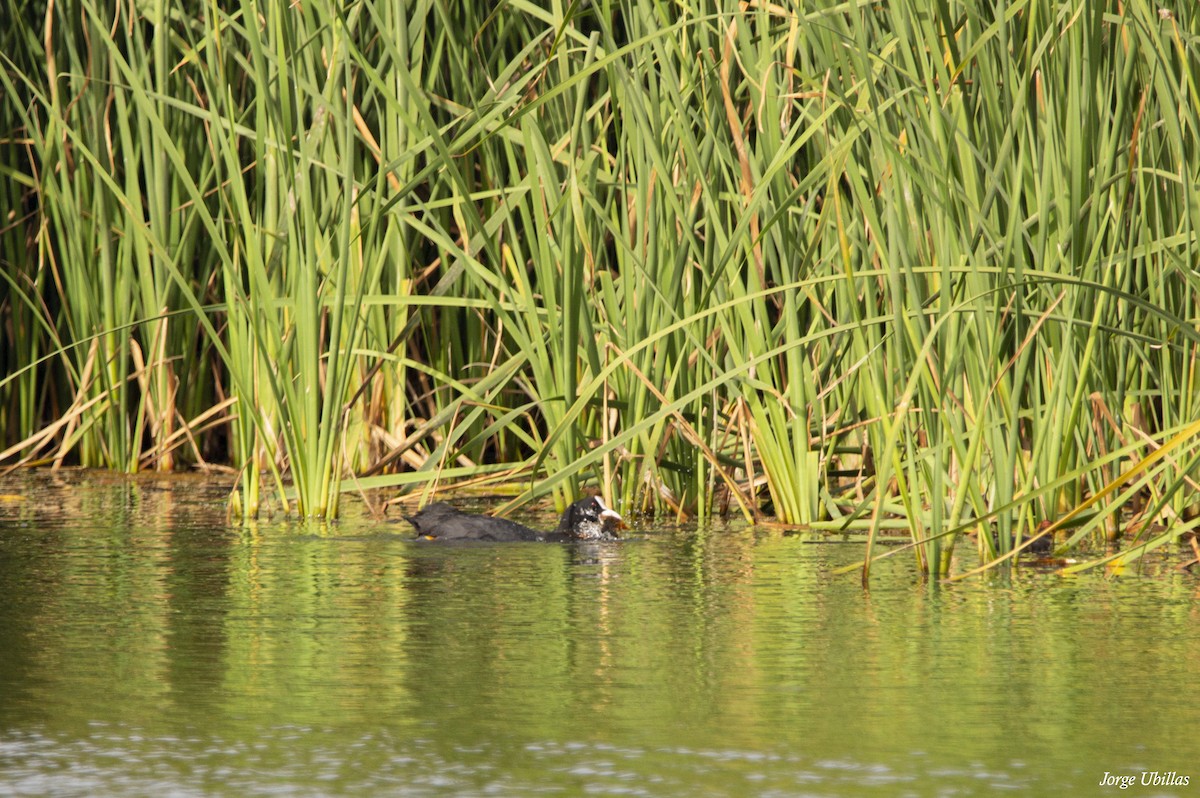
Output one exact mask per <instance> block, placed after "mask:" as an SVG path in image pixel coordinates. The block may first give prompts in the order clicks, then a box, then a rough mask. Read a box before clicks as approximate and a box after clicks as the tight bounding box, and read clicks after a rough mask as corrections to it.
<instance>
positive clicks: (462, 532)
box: [406, 496, 623, 543]
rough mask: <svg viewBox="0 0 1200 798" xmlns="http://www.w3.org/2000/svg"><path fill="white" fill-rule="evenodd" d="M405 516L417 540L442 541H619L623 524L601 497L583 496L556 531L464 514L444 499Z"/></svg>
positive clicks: (561, 520)
mask: <svg viewBox="0 0 1200 798" xmlns="http://www.w3.org/2000/svg"><path fill="white" fill-rule="evenodd" d="M406 518H408V522H409V523H410V524H412V525H413V528H414V529H416V530H417V536H418V539H425V540H437V541H443V542H452V541H465V540H491V541H502V542H507V541H515V540H538V541H547V542H554V543H567V542H570V541H575V540H616V539H617V530H618V529H620V528H621V526H622V524H623V522H622V520H621V516H620V515H619V514H617V512H616V511H614V510H610V509H609V508H608V507H606V506H605V505H604V502H603V501H602V500H601V499H600V497H599V496H589V497H588V498H586V499H580V500H579V501H577V502H575V503H574V504H572V505H571V506H570V507H568V508H567V511H566V512H565V513H563V515H562V518H561V519H559V522H558V527H557V528H556V529H555V530H554V531H553V532H538V531H537V530H536V529H530V528H529V527H527V526H524V525H522V524H518V523H516V522H515V521H509V520H508V519H507V518H493V517H491V516H489V515H475V514H473V513H464V512H463V511H462V510H459V509H458V508H456V507H453V506H451V505H449V504H446V503H445V502H435V503H434V504H431V505H429V506H428V507H426V508H425V509H423V510H421V511H420V512H418V513H415V514H413V515H411V516H406Z"/></svg>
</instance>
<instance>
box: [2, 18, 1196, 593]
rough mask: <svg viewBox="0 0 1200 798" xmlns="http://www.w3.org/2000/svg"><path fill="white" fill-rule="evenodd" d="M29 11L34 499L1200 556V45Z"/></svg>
mask: <svg viewBox="0 0 1200 798" xmlns="http://www.w3.org/2000/svg"><path fill="white" fill-rule="evenodd" d="M5 10H6V14H7V18H9V19H12V20H14V21H15V22H14V24H13V25H10V26H8V27H7V28H6V29H5V30H4V31H0V40H2V44H3V47H2V51H3V54H4V61H3V71H2V73H0V80H2V81H3V87H4V94H5V102H4V104H3V108H4V111H3V115H2V116H0V120H2V122H3V124H2V128H0V145H2V146H0V175H2V176H3V186H2V188H0V196H2V197H3V198H4V201H5V202H6V203H7V206H6V207H7V208H8V209H9V210H8V212H7V213H6V216H5V219H4V222H3V227H0V259H2V266H3V272H4V285H5V291H6V294H5V299H4V301H3V303H2V304H0V313H2V314H3V320H4V324H5V325H6V327H7V328H8V329H9V330H10V331H11V335H10V340H11V341H12V344H11V346H9V347H8V348H6V350H5V352H4V362H5V367H6V375H7V376H6V377H5V378H4V379H3V381H2V382H0V413H3V415H2V416H0V422H2V426H3V429H4V434H5V436H6V437H5V447H4V449H5V451H4V452H3V454H4V456H5V458H6V459H9V460H12V461H17V462H52V463H63V462H79V463H83V464H86V465H103V466H106V467H110V468H117V469H122V470H135V469H139V468H145V467H157V468H164V469H165V468H173V467H178V466H180V465H186V464H207V463H208V461H209V460H214V461H216V462H217V463H220V462H228V463H230V464H232V465H233V467H234V468H236V469H238V473H239V474H240V490H239V492H238V495H237V497H236V501H235V505H234V506H235V510H236V512H237V513H238V514H240V515H243V516H247V517H249V516H254V515H256V514H258V513H259V512H260V509H261V508H262V506H263V502H264V501H270V502H271V504H269V505H267V506H269V507H271V508H275V507H279V508H281V509H287V510H294V511H295V512H298V513H299V514H301V515H304V516H333V515H336V513H337V506H338V498H339V496H340V494H341V493H342V492H344V491H346V490H353V489H355V488H356V487H363V486H371V487H386V486H391V487H393V488H402V489H405V490H407V489H409V488H420V490H421V495H422V497H424V496H427V495H428V494H429V493H430V492H432V491H433V490H436V489H438V488H440V487H444V486H445V485H447V484H450V483H457V482H462V481H482V482H495V483H498V482H513V481H514V480H515V481H517V483H518V484H519V485H521V486H522V489H521V493H520V495H519V496H517V497H515V499H514V502H517V503H519V502H526V501H529V500H531V499H534V498H536V497H538V496H543V495H553V496H554V499H555V502H556V504H558V505H560V506H561V505H562V504H564V503H565V502H567V501H569V500H570V499H572V498H573V497H574V496H576V495H577V493H578V491H579V490H580V488H581V487H583V486H585V485H592V486H595V487H598V488H599V489H600V490H602V491H603V492H604V493H605V494H606V495H608V497H609V498H610V499H612V500H614V501H616V502H617V503H618V504H619V505H620V506H621V507H624V508H627V509H635V508H636V509H638V510H642V511H646V512H656V513H671V514H674V515H678V516H684V515H699V516H701V517H703V516H706V515H707V514H709V513H713V512H725V511H733V512H737V513H740V514H743V515H744V516H745V517H747V518H750V519H753V518H756V517H760V516H762V515H764V514H770V515H774V516H775V517H776V518H777V519H778V520H779V521H782V522H784V523H788V524H813V525H816V526H819V527H821V528H831V529H838V528H851V527H853V528H861V527H862V525H863V524H864V523H865V524H866V526H867V528H868V530H869V531H870V535H869V540H871V541H874V539H875V537H876V535H877V534H878V532H879V531H880V530H882V529H884V528H887V527H890V526H891V525H892V524H893V522H894V520H895V519H897V518H899V519H903V520H904V521H905V523H906V524H907V527H908V529H909V530H910V532H911V536H912V540H913V549H914V550H915V552H916V554H917V558H918V561H919V563H920V566H921V568H922V569H923V570H924V571H927V572H929V573H931V574H944V573H948V572H950V571H952V570H953V562H954V553H955V548H956V546H958V545H959V544H961V543H963V539H964V536H967V535H970V536H972V537H973V541H971V542H970V543H969V545H972V546H975V547H977V548H978V550H979V553H980V554H981V556H982V557H983V559H984V561H985V562H993V561H1000V560H1001V559H1002V558H1004V557H1007V556H1008V555H1010V554H1011V553H1012V552H1014V551H1017V550H1018V549H1019V547H1021V546H1022V545H1023V544H1024V543H1026V542H1028V541H1029V539H1030V537H1031V536H1033V535H1036V534H1041V533H1039V532H1038V529H1039V525H1040V524H1042V522H1043V521H1045V522H1050V523H1052V524H1056V526H1052V527H1051V531H1050V534H1058V537H1056V540H1057V541H1058V542H1059V544H1060V545H1073V544H1079V543H1086V542H1089V541H1091V542H1095V543H1106V542H1108V541H1113V540H1117V539H1122V538H1123V539H1125V540H1126V542H1127V544H1126V545H1129V544H1130V542H1132V543H1133V544H1136V546H1131V547H1130V548H1129V551H1134V550H1135V549H1136V550H1138V551H1144V550H1148V549H1149V548H1153V547H1157V546H1160V545H1163V544H1165V543H1168V542H1170V541H1172V540H1174V539H1176V538H1177V537H1178V536H1179V535H1180V534H1181V533H1182V532H1183V531H1186V530H1187V529H1189V528H1190V525H1191V524H1192V523H1193V519H1194V518H1195V517H1196V515H1197V508H1196V506H1195V505H1196V502H1195V501H1194V498H1193V496H1194V487H1195V484H1194V482H1192V481H1191V480H1193V479H1194V477H1195V462H1194V461H1195V457H1196V455H1195V436H1194V435H1190V436H1189V435H1186V434H1185V435H1183V437H1182V438H1181V437H1179V436H1180V434H1181V433H1187V432H1189V431H1190V430H1192V425H1193V424H1194V422H1195V421H1196V419H1197V417H1198V415H1197V414H1198V412H1200V408H1198V407H1197V403H1196V399H1195V397H1196V396H1197V393H1196V386H1195V379H1196V356H1197V344H1198V343H1200V333H1198V332H1197V315H1198V314H1197V299H1196V287H1197V278H1196V275H1195V272H1194V269H1193V268H1192V267H1193V265H1194V262H1195V260H1196V251H1197V242H1196V221H1197V218H1198V217H1197V213H1198V211H1197V208H1198V207H1200V204H1198V203H1197V199H1198V197H1197V193H1196V192H1197V189H1196V186H1197V185H1200V179H1198V178H1200V174H1198V172H1200V159H1198V158H1197V153H1196V151H1195V147H1194V141H1195V139H1196V133H1197V123H1198V121H1200V120H1198V119H1197V116H1196V110H1195V109H1196V108H1197V107H1200V102H1198V100H1200V98H1198V97H1197V87H1196V77H1197V75H1196V66H1195V65H1196V63H1197V58H1196V55H1197V53H1196V41H1197V38H1196V34H1197V28H1198V27H1200V19H1198V18H1197V14H1196V13H1195V12H1194V11H1192V10H1190V9H1188V8H1181V9H1171V10H1169V11H1160V10H1159V9H1157V8H1155V7H1151V6H1150V5H1147V4H1144V3H1126V4H1123V5H1120V6H1114V7H1112V8H1106V7H1104V4H1094V3H1084V2H1082V0H1076V1H1075V2H1052V1H1051V0H1026V1H1025V2H1018V3H1014V4H1011V5H1008V6H1004V7H1001V8H999V9H998V8H996V7H995V6H994V5H989V4H985V3H979V2H975V0H964V1H963V2H950V0H938V2H934V3H923V2H916V0H901V1H900V2H896V3H891V4H885V5H882V6H880V5H879V4H873V3H868V2H851V3H845V4H840V5H834V6H818V5H815V4H793V5H790V6H781V5H778V4H769V3H765V2H764V3H751V4H747V5H742V4H738V3H733V2H729V3H721V4H697V5H694V6H689V5H683V6H681V5H679V4H668V3H662V2H656V1H655V0H638V1H636V2H635V1H633V0H631V1H630V2H611V1H608V0H603V1H601V2H595V3H591V4H586V5H583V4H577V3H571V4H562V3H558V2H552V3H550V4H547V5H544V6H543V5H536V4H531V3H527V2H523V0H522V1H520V2H517V1H514V2H509V3H505V4H501V5H499V6H495V7H487V8H485V7H482V6H478V5H477V4H470V3H451V4H450V5H445V4H441V5H439V4H435V3H430V2H408V3H404V4H400V5H396V4H385V3H378V2H370V1H369V0H355V2H351V3H348V4H345V5H340V6H336V5H329V4H326V3H324V2H317V1H316V0H313V1H311V2H300V3H291V2H282V1H281V0H268V1H267V2H262V3H256V2H244V3H242V4H235V5H233V6H228V5H226V6H219V5H217V4H204V5H202V6H201V7H199V8H197V9H193V13H187V14H185V13H183V12H181V11H179V10H176V9H174V8H172V7H170V6H169V5H168V4H162V3H146V4H140V5H137V6H135V7H126V6H120V7H111V8H108V7H101V6H97V5H95V4H93V3H89V2H75V3H68V4H65V5H64V4H61V3H60V4H55V5H54V6H53V7H52V13H50V14H49V15H47V13H46V7H45V6H44V5H42V4H31V3H22V2H17V0H8V2H7V6H6V9H5ZM131 14H136V15H137V16H132V17H131V16H130V15H131ZM1163 449H1166V450H1167V451H1166V453H1165V454H1164V455H1162V456H1160V457H1158V458H1157V459H1154V460H1150V459H1149V458H1150V457H1151V456H1153V455H1154V454H1155V453H1156V452H1158V451H1162V450H1163ZM264 477H265V478H266V480H268V482H264ZM266 484H269V485H270V486H271V487H270V489H269V490H265V492H264V488H265V486H266ZM1081 508H1086V512H1085V511H1083V510H1081ZM1060 527H1061V528H1062V531H1061V532H1060ZM1041 528H1042V529H1043V530H1044V528H1045V526H1044V525H1042V526H1041ZM1139 547H1140V548H1139ZM868 555H869V556H868V559H867V562H869V561H870V558H871V556H873V555H872V546H871V544H868ZM866 573H867V569H866V568H864V575H865V574H866Z"/></svg>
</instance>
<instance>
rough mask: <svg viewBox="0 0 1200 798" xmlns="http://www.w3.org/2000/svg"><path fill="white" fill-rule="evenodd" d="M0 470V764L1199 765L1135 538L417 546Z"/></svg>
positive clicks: (1183, 650) (685, 784)
mask: <svg viewBox="0 0 1200 798" xmlns="http://www.w3.org/2000/svg"><path fill="white" fill-rule="evenodd" d="M0 493H3V494H4V495H3V496H2V497H0V794H4V795H39V796H40V795H54V796H74V795H78V796H109V795H111V796H142V795H145V796H163V795H177V796H193V795H195V796H209V795H214V796H216V795H231V796H243V795H244V796H256V795H262V796H267V795H271V796H280V795H285V796H289V795H298V796H323V795H331V796H332V795H397V796H444V795H455V796H473V795H479V796H484V795H498V796H525V795H566V796H570V795H633V796H708V795H711V796H742V795H746V796H759V795H761V796H859V795H879V796H892V795H946V796H963V795H988V794H995V793H998V792H1000V793H1011V794H1019V795H1064V794H1065V795H1118V794H1119V795H1139V796H1147V795H1198V794H1200V764H1198V763H1200V722H1198V720H1197V719H1198V718H1200V710H1198V709H1197V696H1196V685H1197V684H1200V678H1198V676H1200V632H1198V630H1200V603H1198V602H1197V597H1198V596H1200V580H1198V579H1197V578H1196V576H1194V575H1192V574H1190V573H1187V572H1179V571H1175V570H1173V569H1172V568H1170V567H1169V566H1167V565H1165V564H1164V565H1163V566H1162V567H1160V568H1157V569H1155V570H1154V572H1153V573H1131V574H1127V575H1124V576H1122V577H1120V578H1105V577H1103V576H1086V577H1082V578H1075V579H1064V578H1062V577H1057V576H1054V575H1051V574H1049V573H1045V572H1042V571H1039V570H1037V569H1035V568H1030V567H1028V566H1026V567H1022V568H1018V569H1016V570H1014V571H1012V572H1010V573H1009V574H1007V575H1004V576H999V577H992V578H987V579H982V580H976V581H972V582H967V583H962V584H953V585H924V584H921V583H920V582H919V581H918V580H917V579H916V576H915V571H914V569H913V567H912V563H911V561H910V559H909V558H908V557H906V556H900V557H896V558H893V559H892V560H890V561H888V562H887V563H886V564H884V565H882V566H881V567H879V568H878V569H877V570H876V572H875V574H874V581H873V586H872V589H871V591H870V592H869V593H868V592H864V591H863V590H862V588H861V586H860V585H859V583H858V580H857V578H856V577H854V576H836V575H832V574H831V570H832V569H833V568H835V567H837V566H838V565H841V564H845V563H848V562H852V561H853V560H855V559H856V558H857V557H858V556H860V555H861V552H862V550H861V547H859V546H857V545H830V544H814V543H812V542H809V541H806V540H805V539H803V538H801V537H798V536H787V535H783V534H781V533H779V532H765V531H762V530H746V529H742V530H735V529H726V528H718V529H711V530H707V531H705V530H700V531H697V530H696V529H694V528H693V529H679V528H669V529H667V528H655V527H653V526H651V525H642V526H641V528H639V529H635V530H634V534H635V536H636V537H635V539H632V540H626V541H622V542H620V543H615V544H601V545H590V546H570V545H554V544H505V545H477V546H458V547H445V546H437V545H428V544H416V543H413V542H411V541H409V540H408V537H409V535H410V533H409V530H408V528H407V527H406V526H405V525H404V524H403V523H377V522H371V521H368V520H366V519H361V520H351V521H346V522H343V523H340V524H338V525H336V526H334V527H333V528H331V529H330V530H328V531H327V532H325V533H323V534H321V533H318V532H317V531H314V530H313V529H312V528H305V527H303V526H297V525H291V526H289V525H283V524H274V525H272V524H264V525H261V526H259V527H258V528H256V529H253V530H243V529H239V528H234V527H230V526H227V525H226V524H225V522H224V508H223V502H224V496H225V493H224V488H223V487H222V486H221V485H219V484H216V483H213V482H211V481H207V480H205V481H201V480H197V479H182V480H181V479H169V480H166V479H164V480H154V479H144V478H143V479H137V480H126V479H121V478H114V477H94V476H84V475H80V474H78V473H74V474H72V473H67V474H65V475H61V476H51V475H48V474H45V473H41V474H34V475H25V476H21V477H16V478H13V477H9V478H8V479H7V481H6V482H5V483H3V485H2V486H0ZM524 520H527V521H530V522H531V523H536V524H541V525H542V526H546V527H549V526H552V525H553V519H551V518H548V517H535V518H527V519H524ZM1148 567H1152V566H1148ZM1106 773H1107V774H1109V775H1110V776H1128V775H1132V776H1134V777H1136V779H1137V780H1138V783H1135V784H1134V785H1133V786H1132V787H1130V788H1129V789H1128V790H1124V791H1122V790H1120V789H1118V788H1117V787H1116V786H1102V785H1101V781H1102V780H1103V779H1104V778H1105V774H1106ZM1143 773H1147V774H1153V773H1158V774H1159V782H1160V783H1159V784H1158V785H1153V784H1147V785H1143V784H1142V783H1141V781H1142V779H1143V777H1142V774H1143ZM1184 778H1186V779H1187V781H1188V783H1187V784H1182V783H1181V780H1182V779H1184ZM1145 779H1146V780H1147V781H1153V779H1154V777H1153V776H1150V775H1148V776H1146V777H1145Z"/></svg>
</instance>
